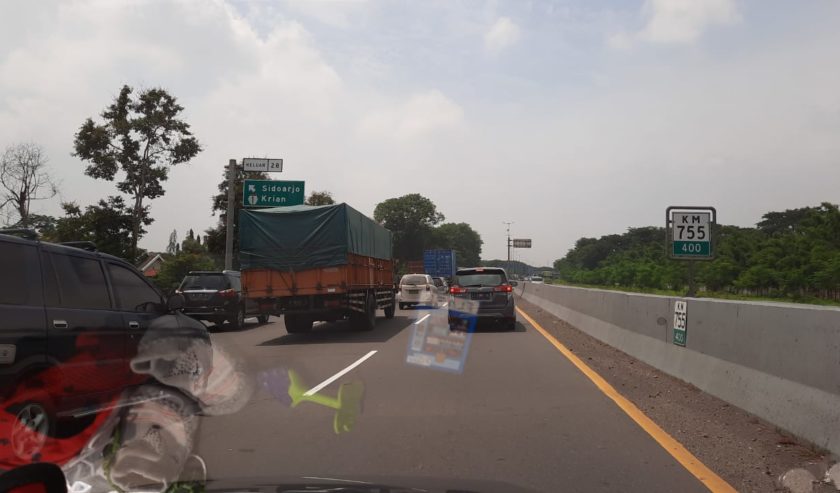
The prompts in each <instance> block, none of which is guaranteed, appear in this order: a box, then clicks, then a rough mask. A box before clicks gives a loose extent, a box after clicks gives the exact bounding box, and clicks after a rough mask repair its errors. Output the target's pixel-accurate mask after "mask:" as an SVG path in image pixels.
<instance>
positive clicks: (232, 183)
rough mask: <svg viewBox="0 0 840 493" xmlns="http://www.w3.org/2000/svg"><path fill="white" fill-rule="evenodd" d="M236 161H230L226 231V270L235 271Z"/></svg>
mask: <svg viewBox="0 0 840 493" xmlns="http://www.w3.org/2000/svg"><path fill="white" fill-rule="evenodd" d="M235 201H236V159H231V160H230V161H228V196H227V216H226V217H225V219H226V221H225V222H226V223H227V224H226V230H225V270H231V269H233V220H234V218H233V215H234V211H235V210H236V206H235V204H234V202H235Z"/></svg>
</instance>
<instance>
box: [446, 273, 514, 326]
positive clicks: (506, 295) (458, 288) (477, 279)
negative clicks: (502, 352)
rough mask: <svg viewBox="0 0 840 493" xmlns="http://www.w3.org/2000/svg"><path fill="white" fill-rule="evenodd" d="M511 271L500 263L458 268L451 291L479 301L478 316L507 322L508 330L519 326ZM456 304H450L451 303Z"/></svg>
mask: <svg viewBox="0 0 840 493" xmlns="http://www.w3.org/2000/svg"><path fill="white" fill-rule="evenodd" d="M516 285H517V282H516V281H508V278H507V273H506V272H505V270H504V269H500V268H498V267H473V268H470V269H458V271H457V272H456V273H455V278H454V279H453V280H452V286H451V287H450V288H449V294H450V295H451V296H454V297H456V298H464V299H468V300H473V301H478V302H479V305H478V319H479V321H481V320H487V319H489V320H493V321H497V322H502V323H504V326H505V328H506V329H508V330H515V329H516V307H515V304H514V301H513V287H514V286H516ZM451 306H452V305H451V304H450V307H451Z"/></svg>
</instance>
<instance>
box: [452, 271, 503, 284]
mask: <svg viewBox="0 0 840 493" xmlns="http://www.w3.org/2000/svg"><path fill="white" fill-rule="evenodd" d="M505 282H507V280H506V279H505V275H504V274H503V273H502V272H499V271H489V272H479V271H468V272H464V273H458V274H457V275H456V276H455V284H457V285H459V286H463V287H466V286H498V285H500V284H504V283H505Z"/></svg>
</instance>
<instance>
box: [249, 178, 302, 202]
mask: <svg viewBox="0 0 840 493" xmlns="http://www.w3.org/2000/svg"><path fill="white" fill-rule="evenodd" d="M303 184H304V182H302V181H274V180H245V184H244V186H243V193H242V202H243V204H244V205H245V207H282V206H285V205H301V204H303V196H304V192H303Z"/></svg>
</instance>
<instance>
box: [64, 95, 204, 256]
mask: <svg viewBox="0 0 840 493" xmlns="http://www.w3.org/2000/svg"><path fill="white" fill-rule="evenodd" d="M132 93H133V89H132V88H131V87H129V86H127V85H126V86H123V88H122V89H121V90H120V93H119V95H118V96H117V97H116V98H115V99H114V102H113V103H111V104H110V105H109V106H108V107H107V108H106V109H105V111H103V112H102V119H103V122H102V123H95V122H94V121H93V119H91V118H88V119H87V120H85V122H84V123H83V124H82V126H81V128H80V129H79V131H78V133H76V137H75V141H74V149H75V152H74V155H75V156H78V157H79V158H80V159H82V160H83V161H87V162H89V163H90V164H89V165H88V166H87V168H86V169H85V174H87V175H88V176H91V177H93V178H98V179H104V180H109V181H113V180H114V179H115V178H116V175H117V173H118V172H122V181H120V182H119V183H117V189H119V191H120V192H123V193H125V194H128V195H130V196H131V197H132V200H133V204H132V205H131V218H132V227H131V238H130V246H131V250H130V251H131V257H132V258H135V257H136V256H137V242H138V241H139V239H140V236H141V234H142V229H143V228H142V226H143V222H144V220H148V208H149V206H148V205H147V202H146V201H147V200H152V199H155V198H157V197H160V196H162V195H164V193H165V191H164V188H163V182H164V181H166V179H167V177H168V174H169V168H170V167H171V166H175V165H177V164H180V163H188V162H189V161H190V160H191V159H192V158H194V157H195V156H196V155H197V154H198V153H199V152H201V145H200V144H199V143H198V140H197V139H196V138H195V137H193V135H192V133H191V132H190V126H189V124H187V123H186V122H185V121H184V120H182V119H181V118H180V114H181V112H182V111H183V109H184V108H183V107H182V106H181V105H180V104H178V102H177V100H176V99H175V97H173V96H171V95H170V94H169V93H168V92H166V90H164V89H160V88H153V89H146V90H143V91H141V92H140V93H139V94H137V95H136V97H133V94H132Z"/></svg>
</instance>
